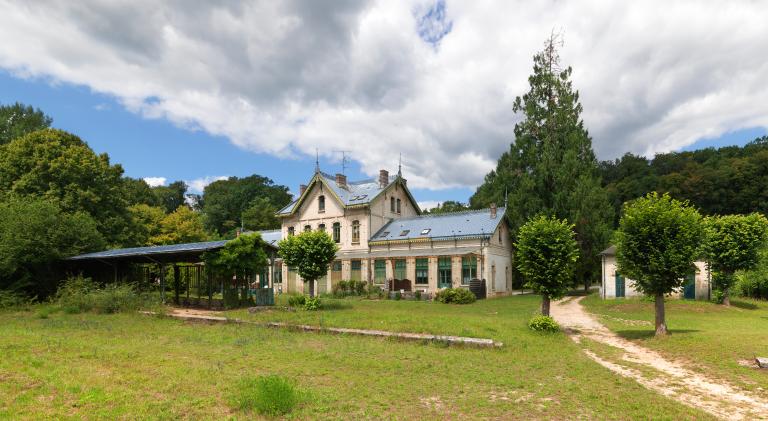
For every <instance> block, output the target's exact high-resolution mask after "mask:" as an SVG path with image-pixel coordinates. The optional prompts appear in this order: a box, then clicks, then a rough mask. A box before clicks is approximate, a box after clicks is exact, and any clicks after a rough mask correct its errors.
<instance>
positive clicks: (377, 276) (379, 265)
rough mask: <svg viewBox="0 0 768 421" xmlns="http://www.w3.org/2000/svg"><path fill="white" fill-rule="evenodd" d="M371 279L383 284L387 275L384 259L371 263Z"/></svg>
mask: <svg viewBox="0 0 768 421" xmlns="http://www.w3.org/2000/svg"><path fill="white" fill-rule="evenodd" d="M373 267H374V272H373V281H374V282H376V283H377V284H383V283H384V281H385V280H386V277H387V262H386V261H384V260H376V261H375V262H374V263H373Z"/></svg>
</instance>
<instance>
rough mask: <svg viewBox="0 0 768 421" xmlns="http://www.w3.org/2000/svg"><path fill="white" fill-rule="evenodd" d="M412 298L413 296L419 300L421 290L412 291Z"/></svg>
mask: <svg viewBox="0 0 768 421" xmlns="http://www.w3.org/2000/svg"><path fill="white" fill-rule="evenodd" d="M413 298H414V299H415V300H416V301H421V291H418V290H417V291H416V292H414V293H413Z"/></svg>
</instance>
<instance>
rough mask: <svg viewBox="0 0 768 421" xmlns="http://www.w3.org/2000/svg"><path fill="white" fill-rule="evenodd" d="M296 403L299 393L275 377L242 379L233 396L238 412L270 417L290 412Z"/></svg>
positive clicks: (290, 384) (281, 378) (284, 380)
mask: <svg viewBox="0 0 768 421" xmlns="http://www.w3.org/2000/svg"><path fill="white" fill-rule="evenodd" d="M298 401H299V393H298V392H297V390H296V388H295V387H294V386H293V384H292V383H291V382H290V381H288V380H287V379H285V378H284V377H280V376H275V375H272V376H261V377H257V378H245V379H242V380H241V381H240V383H239V384H238V387H237V391H236V392H235V395H234V402H235V405H236V406H237V407H238V408H239V409H240V410H243V411H256V412H258V413H259V414H262V415H267V416H272V417H276V416H279V415H284V414H287V413H289V412H291V410H292V409H293V407H294V406H296V404H297V403H298Z"/></svg>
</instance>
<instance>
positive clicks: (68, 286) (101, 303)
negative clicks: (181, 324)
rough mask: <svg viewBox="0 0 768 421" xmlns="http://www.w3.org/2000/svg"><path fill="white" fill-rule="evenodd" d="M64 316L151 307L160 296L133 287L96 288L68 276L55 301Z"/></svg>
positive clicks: (87, 281) (85, 281) (110, 286)
mask: <svg viewBox="0 0 768 421" xmlns="http://www.w3.org/2000/svg"><path fill="white" fill-rule="evenodd" d="M54 301H55V303H56V304H58V305H59V306H60V307H61V309H62V310H63V311H64V312H65V313H70V314H74V313H85V312H94V313H100V314H112V313H119V312H126V311H136V310H139V309H143V308H153V307H156V306H158V305H159V297H155V296H154V294H150V293H142V292H139V291H138V290H137V289H136V286H135V285H133V284H107V285H104V286H99V285H97V284H96V283H94V282H93V281H92V280H91V279H90V278H83V277H82V276H77V277H71V278H69V279H67V280H66V281H64V283H63V284H62V285H61V287H59V290H58V291H57V292H56V297H55V299H54Z"/></svg>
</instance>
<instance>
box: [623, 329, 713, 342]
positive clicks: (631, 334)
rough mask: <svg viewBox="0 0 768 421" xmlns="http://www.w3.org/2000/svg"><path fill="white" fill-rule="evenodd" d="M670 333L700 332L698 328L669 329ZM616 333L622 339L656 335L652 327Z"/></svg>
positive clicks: (647, 337)
mask: <svg viewBox="0 0 768 421" xmlns="http://www.w3.org/2000/svg"><path fill="white" fill-rule="evenodd" d="M669 332H670V333H671V334H672V335H681V334H682V335H685V334H687V333H695V332H700V330H698V329H670V330H669ZM616 334H617V335H619V336H621V337H622V338H624V339H649V338H653V337H654V336H656V330H655V329H654V328H653V327H649V328H647V329H638V330H617V331H616Z"/></svg>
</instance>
